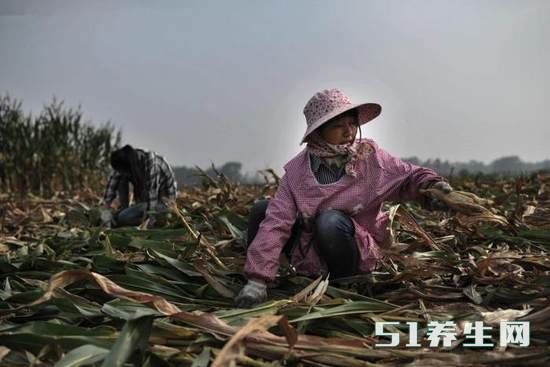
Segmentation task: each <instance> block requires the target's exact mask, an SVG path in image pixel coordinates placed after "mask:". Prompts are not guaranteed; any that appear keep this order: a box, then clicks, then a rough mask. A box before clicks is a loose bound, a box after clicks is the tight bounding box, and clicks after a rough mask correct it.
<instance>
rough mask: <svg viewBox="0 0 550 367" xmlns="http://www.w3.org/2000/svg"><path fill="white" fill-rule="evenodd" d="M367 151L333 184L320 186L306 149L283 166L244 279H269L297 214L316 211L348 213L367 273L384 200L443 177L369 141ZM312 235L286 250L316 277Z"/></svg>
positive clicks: (381, 228) (319, 268) (318, 264)
mask: <svg viewBox="0 0 550 367" xmlns="http://www.w3.org/2000/svg"><path fill="white" fill-rule="evenodd" d="M366 140H367V142H368V143H369V144H370V145H371V147H372V148H373V149H372V152H371V153H370V154H369V155H368V156H367V157H366V158H364V159H363V160H361V161H360V162H358V163H357V172H358V174H357V177H355V178H354V177H352V176H350V175H344V176H343V177H342V178H341V179H340V180H338V181H336V182H335V183H332V184H326V185H321V184H319V183H318V182H317V181H316V179H315V176H314V174H313V172H312V170H311V167H310V160H309V156H308V151H307V148H305V149H304V150H302V151H301V152H300V153H298V154H297V155H296V156H295V157H294V158H292V159H291V160H290V161H289V162H288V163H287V164H286V165H285V167H284V168H285V174H284V176H283V177H282V178H281V181H280V182H279V187H278V189H277V192H276V193H275V195H274V197H273V199H272V200H271V201H270V202H269V206H268V208H267V212H266V217H265V219H264V220H263V221H262V223H261V225H260V229H259V231H258V233H257V235H256V237H255V238H254V240H253V241H252V243H251V244H250V246H249V247H248V252H247V257H246V264H245V268H244V270H245V273H246V275H247V277H248V278H255V279H262V280H265V281H272V280H273V279H274V278H275V276H276V274H277V270H278V267H279V257H280V255H281V251H282V249H283V247H284V245H285V244H286V242H287V240H288V239H289V237H290V234H291V229H292V226H293V224H294V222H295V221H296V218H297V216H298V215H299V214H301V215H302V216H303V217H304V218H305V219H306V220H308V218H313V217H314V216H315V214H316V213H317V212H318V211H319V210H326V209H337V210H340V211H343V212H344V213H347V214H348V215H350V217H351V219H352V220H353V223H354V225H355V239H356V241H357V245H358V246H359V252H360V257H361V260H360V265H359V270H360V271H361V272H370V271H372V270H373V269H374V268H375V266H376V263H377V260H378V259H379V257H380V254H379V250H378V245H377V243H378V242H380V241H382V240H383V239H384V236H385V229H386V226H387V222H388V214H387V213H383V212H381V209H382V204H383V202H384V201H405V200H413V199H415V198H417V197H418V196H419V195H420V194H419V191H418V190H419V189H421V188H425V187H427V186H428V185H430V184H431V183H433V182H437V181H442V180H444V179H443V178H442V177H440V176H438V175H437V174H436V173H435V172H434V171H432V170H431V169H428V168H424V167H419V166H415V165H413V164H411V163H407V162H404V161H402V160H400V159H398V158H396V157H394V156H392V155H391V154H389V153H388V152H386V151H385V150H383V149H381V148H380V147H378V145H377V144H376V143H375V142H374V141H373V140H371V139H366ZM311 238H312V233H311V232H306V231H302V234H301V236H300V239H299V241H298V244H297V245H296V246H294V248H293V250H292V253H291V263H292V265H293V266H294V267H295V268H296V271H297V272H298V273H299V274H303V275H308V276H315V275H318V274H322V273H325V272H326V269H327V267H326V264H325V263H324V261H322V259H320V258H319V256H318V254H317V252H316V250H315V246H313V243H312V241H311Z"/></svg>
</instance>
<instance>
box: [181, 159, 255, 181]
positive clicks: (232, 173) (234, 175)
mask: <svg viewBox="0 0 550 367" xmlns="http://www.w3.org/2000/svg"><path fill="white" fill-rule="evenodd" d="M242 167H243V165H242V163H240V162H227V163H224V164H223V165H221V166H215V165H212V166H210V167H209V168H206V169H203V168H198V167H185V166H180V167H175V168H174V175H175V176H176V181H177V182H178V187H183V186H194V185H200V184H201V183H202V182H203V180H205V179H206V177H205V175H207V176H209V177H211V178H213V179H217V177H218V175H220V174H223V175H224V176H225V177H227V178H228V179H229V180H230V181H233V182H238V183H242V184H256V183H259V182H261V177H260V175H258V174H256V175H251V174H248V173H246V174H243V173H242V172H241V170H242Z"/></svg>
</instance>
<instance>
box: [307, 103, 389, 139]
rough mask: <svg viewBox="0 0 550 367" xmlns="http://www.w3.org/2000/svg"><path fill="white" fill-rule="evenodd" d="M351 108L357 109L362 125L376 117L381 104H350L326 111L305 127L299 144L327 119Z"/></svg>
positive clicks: (380, 109)
mask: <svg viewBox="0 0 550 367" xmlns="http://www.w3.org/2000/svg"><path fill="white" fill-rule="evenodd" d="M353 109H358V110H359V125H364V124H366V123H367V122H369V121H371V120H374V119H375V118H376V117H378V115H380V112H382V106H380V105H379V104H378V103H361V104H350V105H347V106H343V107H340V108H337V109H335V110H334V111H332V112H331V113H327V114H326V115H324V116H323V117H321V118H320V119H319V120H317V121H315V122H314V123H312V124H311V125H309V126H308V128H307V129H306V132H305V134H304V137H303V138H302V141H301V143H300V144H303V143H304V142H305V141H306V139H307V137H308V136H309V135H310V134H311V133H312V132H313V131H315V130H316V129H318V128H319V127H321V126H322V125H324V124H325V123H326V122H328V121H329V120H331V119H333V118H335V117H336V116H338V115H341V114H343V113H344V112H347V111H351V110H353Z"/></svg>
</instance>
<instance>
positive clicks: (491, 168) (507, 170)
mask: <svg viewBox="0 0 550 367" xmlns="http://www.w3.org/2000/svg"><path fill="white" fill-rule="evenodd" d="M404 160H405V161H408V162H410V163H413V164H416V165H419V166H423V167H428V168H431V169H433V170H434V171H436V172H437V173H439V174H440V175H443V176H448V175H450V174H451V173H452V174H454V175H469V174H478V173H482V174H502V175H511V176H515V175H520V174H524V173H531V172H535V171H542V170H550V159H546V160H544V161H540V162H536V163H529V162H524V161H522V160H521V159H520V158H519V157H518V156H515V155H514V156H507V157H502V158H498V159H495V160H494V161H492V162H491V163H489V164H485V163H483V162H479V161H474V160H471V161H469V162H449V161H442V160H440V159H439V158H436V159H428V160H425V161H423V160H420V159H418V158H417V157H410V158H404Z"/></svg>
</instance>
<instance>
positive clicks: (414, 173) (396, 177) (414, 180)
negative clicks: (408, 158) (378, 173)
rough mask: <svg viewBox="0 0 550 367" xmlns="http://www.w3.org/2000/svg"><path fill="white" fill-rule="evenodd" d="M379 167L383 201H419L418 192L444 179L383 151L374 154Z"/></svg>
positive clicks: (433, 172) (427, 169) (429, 170)
mask: <svg viewBox="0 0 550 367" xmlns="http://www.w3.org/2000/svg"><path fill="white" fill-rule="evenodd" d="M376 155H377V158H378V162H379V164H380V167H381V168H382V170H383V171H384V173H383V176H382V180H381V185H382V186H383V190H382V193H383V196H384V200H390V201H393V200H395V201H407V200H414V199H419V198H420V197H421V195H420V192H419V190H420V189H425V188H427V187H429V186H431V185H432V184H434V183H436V182H440V181H445V179H444V178H443V177H441V176H439V175H438V174H437V173H436V172H435V171H433V170H432V169H429V168H426V167H421V166H417V165H414V164H412V163H409V162H404V161H402V160H401V159H399V158H397V157H394V156H393V155H391V154H390V153H388V152H386V151H385V150H383V149H381V148H378V150H377V152H376Z"/></svg>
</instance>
